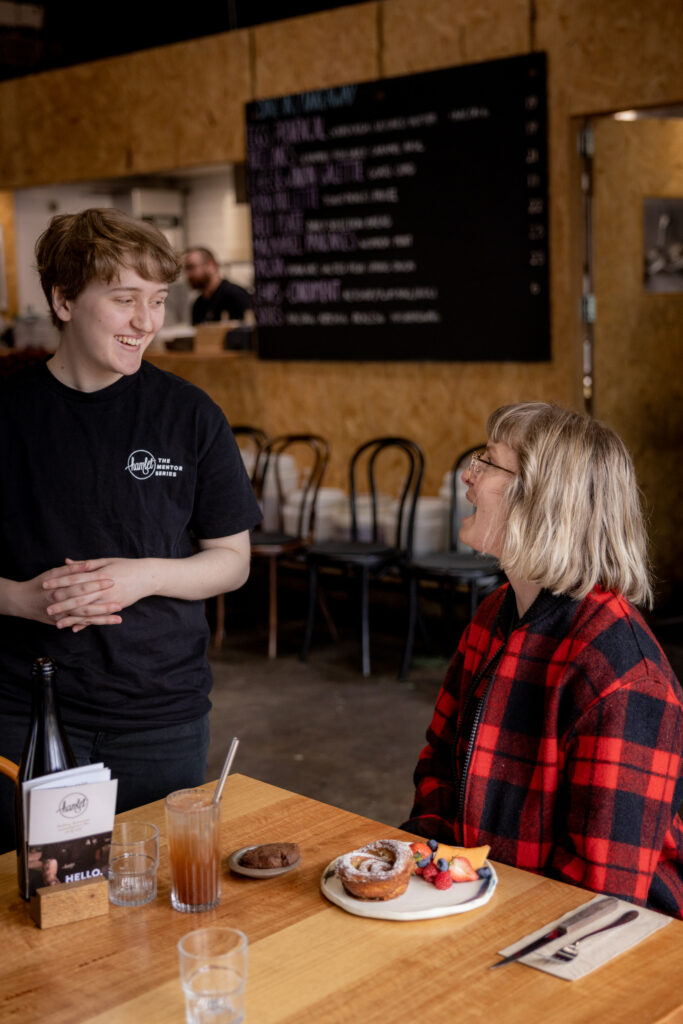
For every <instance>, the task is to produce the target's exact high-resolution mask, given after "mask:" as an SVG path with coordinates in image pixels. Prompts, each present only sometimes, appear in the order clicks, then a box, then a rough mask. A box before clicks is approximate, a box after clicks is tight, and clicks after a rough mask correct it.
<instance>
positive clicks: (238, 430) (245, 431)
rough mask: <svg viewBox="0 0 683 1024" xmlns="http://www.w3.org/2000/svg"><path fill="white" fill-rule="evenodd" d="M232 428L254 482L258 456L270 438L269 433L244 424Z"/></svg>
mask: <svg viewBox="0 0 683 1024" xmlns="http://www.w3.org/2000/svg"><path fill="white" fill-rule="evenodd" d="M231 430H232V433H233V436H234V438H235V440H236V441H237V445H238V447H239V449H240V452H241V453H242V458H243V459H244V464H245V466H246V469H247V473H248V474H249V478H250V480H251V481H252V483H253V481H254V473H255V471H256V465H257V463H258V457H259V455H260V454H261V451H262V449H263V446H264V445H265V443H266V441H267V440H268V435H267V434H266V432H265V430H261V429H260V427H247V426H245V425H244V424H240V425H239V426H237V427H231Z"/></svg>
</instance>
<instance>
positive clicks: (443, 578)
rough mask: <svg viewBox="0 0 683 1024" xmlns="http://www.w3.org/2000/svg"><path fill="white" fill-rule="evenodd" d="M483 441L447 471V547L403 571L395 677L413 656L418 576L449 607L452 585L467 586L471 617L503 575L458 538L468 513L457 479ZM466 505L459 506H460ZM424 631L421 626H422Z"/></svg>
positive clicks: (403, 674)
mask: <svg viewBox="0 0 683 1024" xmlns="http://www.w3.org/2000/svg"><path fill="white" fill-rule="evenodd" d="M483 447H484V445H483V444H481V445H477V446H476V447H475V448H468V449H467V451H465V452H462V453H461V454H460V455H458V457H457V459H456V460H455V463H454V465H453V469H452V472H451V505H450V515H449V523H448V532H449V546H448V551H438V552H435V553H434V554H430V555H421V556H420V557H419V558H413V559H411V560H410V561H409V562H408V563H407V565H406V567H405V573H406V576H407V577H408V580H409V595H410V601H409V612H408V634H407V636H406V645H405V649H404V652H403V665H402V667H401V674H400V676H399V679H406V678H407V677H408V672H409V671H410V663H411V661H412V657H413V645H414V643H415V627H416V625H417V622H418V618H420V624H421V625H422V621H421V617H420V612H419V605H418V589H419V583H420V581H421V580H431V581H434V582H436V583H438V585H439V590H440V592H441V595H442V596H443V592H444V590H445V591H446V596H447V597H448V598H449V600H448V602H447V604H446V605H445V607H446V608H451V607H452V597H453V592H454V590H455V588H456V587H462V586H464V587H466V588H467V590H469V598H470V619H471V618H473V616H474V613H475V612H476V610H477V606H478V605H479V602H480V601H481V599H482V597H484V596H485V595H486V594H488V593H489V592H490V591H491V590H493V589H494V588H495V587H497V586H498V585H499V584H500V583H501V582H502V581H503V579H504V574H503V572H502V570H501V568H500V566H499V565H498V561H497V559H495V558H492V557H491V556H490V555H480V554H478V553H477V552H476V551H472V549H471V548H465V550H463V548H464V547H465V546H464V545H463V544H461V542H460V541H459V539H458V534H459V532H460V523H461V521H462V517H463V514H469V510H470V505H469V503H468V502H467V501H466V499H465V498H464V495H463V496H462V498H461V497H459V495H458V490H459V487H458V482H459V480H460V477H461V475H462V474H463V473H464V471H465V469H466V468H467V466H468V465H469V464H470V462H471V460H472V456H473V455H474V453H475V452H477V451H481V449H482V448H483ZM464 505H465V506H466V508H463V506H464ZM423 633H424V629H423Z"/></svg>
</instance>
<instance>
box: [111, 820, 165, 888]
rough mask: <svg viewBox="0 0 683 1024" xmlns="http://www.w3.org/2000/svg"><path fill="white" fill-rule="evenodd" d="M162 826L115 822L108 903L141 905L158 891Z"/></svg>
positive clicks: (140, 822) (143, 822) (146, 823)
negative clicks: (160, 832)
mask: <svg viewBox="0 0 683 1024" xmlns="http://www.w3.org/2000/svg"><path fill="white" fill-rule="evenodd" d="M158 866H159V829H158V828H157V826H156V825H151V824H149V823H148V822H146V821H122V822H119V823H117V824H115V825H114V829H113V831H112V835H111V846H110V849H109V868H108V878H109V902H110V903H114V904H115V905H116V906H117V907H139V906H142V905H143V904H144V903H150V902H151V900H153V899H154V898H155V896H156V894H157V868H158Z"/></svg>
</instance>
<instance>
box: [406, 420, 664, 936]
mask: <svg viewBox="0 0 683 1024" xmlns="http://www.w3.org/2000/svg"><path fill="white" fill-rule="evenodd" d="M487 431H488V438H489V440H488V444H487V446H486V449H485V450H483V451H481V452H478V453H477V454H476V455H475V456H474V458H473V459H472V462H471V465H470V467H469V468H468V469H467V470H466V472H465V473H464V474H463V480H464V482H465V483H466V484H467V487H468V490H467V497H468V500H469V501H470V502H471V503H472V505H473V506H474V511H473V513H472V515H470V516H468V517H467V518H466V519H464V520H463V525H462V529H461V532H460V538H461V540H462V541H464V542H465V543H466V544H469V545H471V546H472V547H473V548H475V549H476V550H477V551H481V552H487V553H489V554H493V555H495V556H496V557H497V558H498V559H499V561H500V564H501V566H502V568H503V569H504V570H505V573H506V575H507V578H508V581H509V582H508V583H507V584H505V585H504V586H503V587H501V588H500V589H499V590H497V591H496V592H495V593H493V594H492V595H490V596H489V597H488V598H486V600H485V601H484V602H482V604H481V606H480V607H479V609H478V611H477V614H476V615H475V617H474V620H473V621H472V623H471V624H470V626H469V627H468V628H467V629H466V631H465V632H464V634H463V636H462V638H461V641H460V645H459V647H458V650H457V653H456V654H455V657H454V658H453V661H452V662H451V665H450V667H449V670H448V673H447V676H446V679H445V682H444V685H443V687H442V690H441V692H440V694H439V697H438V700H437V704H436V708H435V711H434V716H433V719H432V722H431V725H430V727H429V729H428V732H427V746H426V747H425V748H424V750H423V751H422V753H421V754H420V757H419V761H418V764H417V768H416V770H415V784H416V794H415V803H414V806H413V810H412V813H411V817H410V820H409V821H408V822H406V823H405V825H404V827H405V828H407V829H408V830H410V831H412V832H415V833H417V834H419V835H421V836H424V837H426V838H435V839H439V840H441V841H443V842H448V843H456V844H462V845H467V846H478V845H482V844H486V843H489V844H490V845H491V856H492V857H493V858H494V859H496V860H500V861H503V862H505V863H508V864H513V865H515V866H516V867H521V868H526V869H528V870H530V871H535V872H538V873H540V874H544V875H548V876H550V877H553V878H558V879H561V880H562V881H565V882H571V883H574V884H576V885H581V886H584V887H586V888H588V889H592V890H594V891H595V892H601V893H609V894H611V895H615V896H619V897H621V898H623V899H626V900H630V901H632V902H633V903H637V904H642V905H646V906H649V907H651V908H653V909H655V910H660V911H662V912H664V913H667V914H671V915H673V916H676V917H683V825H682V822H681V818H680V816H679V814H678V808H679V807H680V806H681V804H683V772H682V757H683V691H682V690H681V686H680V684H679V682H678V680H677V679H676V677H675V675H674V673H673V671H672V669H671V666H670V665H669V663H668V661H667V659H666V657H665V655H664V653H663V651H662V650H661V648H660V646H659V644H658V643H657V641H656V640H655V638H654V636H653V635H652V633H651V632H650V630H649V628H648V626H647V625H646V623H645V621H644V620H643V618H642V616H641V615H640V614H639V612H638V611H637V610H636V608H635V607H634V605H636V604H640V605H644V606H651V603H652V590H651V584H650V579H649V573H648V564H647V554H646V542H647V539H646V534H645V528H644V524H643V518H642V513H641V509H640V504H639V496H638V490H637V487H636V482H635V475H634V472H633V466H632V462H631V458H630V456H629V453H628V451H627V450H626V448H625V446H624V445H623V443H622V441H621V440H620V439H619V438H618V437H617V435H616V434H615V433H614V432H613V431H612V430H610V429H609V428H608V427H606V426H604V425H602V424H600V423H598V422H597V421H595V420H593V419H590V418H588V417H584V416H579V415H577V414H575V413H572V412H568V411H565V410H562V409H559V408H557V407H555V406H551V405H546V404H544V403H540V402H529V403H521V404H518V405H512V406H505V407H503V408H501V409H498V410H497V411H496V412H494V413H493V414H492V415H491V416H490V418H489V421H488V424H487Z"/></svg>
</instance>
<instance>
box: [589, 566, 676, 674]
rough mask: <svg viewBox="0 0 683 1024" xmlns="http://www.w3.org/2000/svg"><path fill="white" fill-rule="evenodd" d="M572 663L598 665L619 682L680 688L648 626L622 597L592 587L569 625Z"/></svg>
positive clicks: (633, 607) (597, 587)
mask: <svg viewBox="0 0 683 1024" xmlns="http://www.w3.org/2000/svg"><path fill="white" fill-rule="evenodd" d="M571 639H572V641H573V644H572V645H573V647H574V659H575V660H578V661H582V662H584V663H585V662H588V661H590V662H592V663H593V664H595V663H602V664H603V666H604V668H605V670H607V669H608V668H609V670H611V672H612V673H613V674H614V675H615V676H616V677H618V678H620V679H622V680H634V679H636V678H637V677H639V678H642V679H648V678H649V679H651V680H666V681H667V682H668V683H672V682H673V684H674V685H675V686H676V688H677V690H678V691H679V692H680V685H679V684H678V681H677V679H676V676H675V675H674V672H673V669H672V668H671V665H670V664H669V661H668V659H667V657H666V654H665V653H664V651H663V650H662V648H661V646H660V644H659V643H658V641H657V638H656V637H655V635H654V633H653V632H652V630H651V628H650V626H649V625H648V624H647V622H646V621H645V619H644V617H643V615H642V614H641V613H640V611H639V610H638V609H637V608H636V607H635V605H633V604H631V602H630V601H628V600H627V599H626V598H625V597H623V595H621V594H618V593H616V592H614V591H609V590H604V589H603V588H602V587H600V586H596V587H594V588H593V590H592V591H591V592H590V593H589V594H588V595H587V596H586V597H585V598H584V599H583V601H581V602H580V603H579V606H578V609H577V613H576V616H575V619H574V622H573V623H572V629H571Z"/></svg>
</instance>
